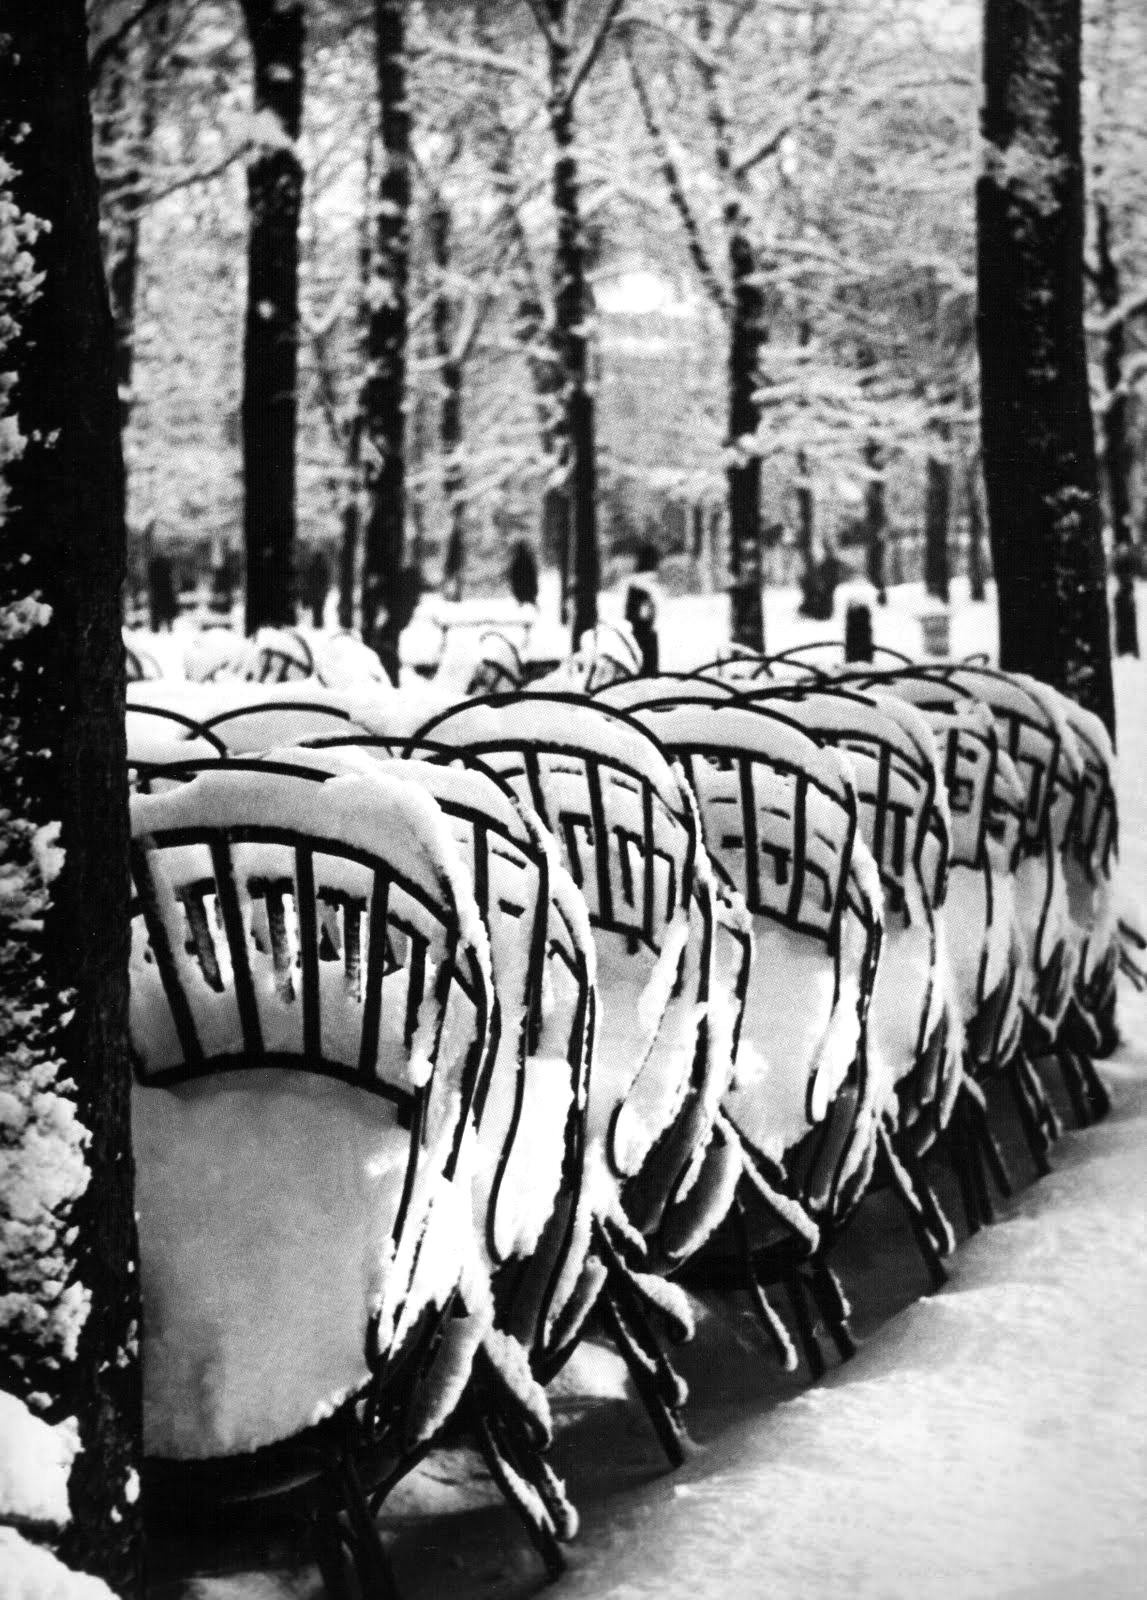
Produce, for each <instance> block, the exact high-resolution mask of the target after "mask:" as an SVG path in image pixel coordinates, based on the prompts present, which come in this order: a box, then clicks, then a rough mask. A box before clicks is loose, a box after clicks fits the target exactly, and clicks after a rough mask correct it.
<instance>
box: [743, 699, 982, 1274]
mask: <svg viewBox="0 0 1147 1600" xmlns="http://www.w3.org/2000/svg"><path fill="white" fill-rule="evenodd" d="M750 703H751V704H754V705H763V706H764V707H766V708H768V707H770V706H771V707H775V708H779V709H781V710H783V711H784V712H785V713H786V715H788V716H791V717H792V718H793V720H794V721H795V722H797V724H798V725H799V726H800V727H801V728H803V729H804V730H805V731H806V732H808V733H810V734H811V735H812V736H813V737H814V738H816V739H818V740H820V741H822V742H823V743H825V744H827V745H830V746H832V747H833V748H835V749H837V750H839V751H840V752H841V754H842V755H843V756H844V758H845V760H846V761H847V762H848V764H849V767H850V769H851V771H852V775H853V778H854V780H855V783H856V791H857V801H858V817H859V826H860V833H861V837H862V838H863V839H864V842H865V844H866V845H867V846H868V848H869V850H870V851H871V852H872V856H873V859H874V860H875V862H876V866H877V869H878V871H879V874H880V882H881V887H882V890H883V896H884V936H883V942H882V944H881V954H880V967H879V971H878V975H877V979H876V985H875V989H874V992H873V996H872V1003H871V1006H870V1009H869V1013H868V1034H867V1046H868V1055H867V1065H868V1072H867V1103H866V1105H865V1107H864V1114H865V1115H867V1116H868V1117H869V1118H871V1119H872V1121H873V1125H874V1132H875V1136H876V1137H877V1139H878V1141H879V1144H880V1151H881V1155H882V1158H883V1164H884V1166H885V1170H886V1174H887V1176H888V1177H889V1178H890V1179H891V1180H892V1181H893V1183H894V1185H895V1187H896V1189H897V1192H898V1193H899V1195H900V1197H901V1199H902V1201H903V1203H904V1205H905V1207H906V1208H907V1211H908V1215H909V1218H910V1220H911V1222H912V1226H913V1231H914V1233H915V1235H916V1238H917V1241H918V1243H919V1246H920V1249H921V1253H922V1255H923V1256H924V1259H925V1262H926V1264H927V1266H928V1269H929V1272H930V1274H931V1276H932V1279H933V1282H935V1283H937V1284H939V1283H942V1282H943V1281H944V1272H943V1268H942V1266H941V1263H940V1259H939V1258H940V1256H942V1255H946V1254H947V1253H949V1251H950V1250H951V1249H952V1248H953V1247H954V1243H955V1241H954V1238H953V1235H952V1232H951V1229H950V1227H949V1226H948V1223H947V1219H946V1218H945V1216H944V1213H943V1208H942V1206H941V1204H940V1202H939V1199H938V1198H937V1196H936V1194H935V1191H934V1189H933V1187H932V1185H931V1183H930V1182H929V1181H928V1178H927V1176H926V1174H925V1172H924V1169H923V1167H922V1165H921V1161H922V1158H923V1156H924V1155H925V1154H926V1153H927V1152H928V1150H929V1149H930V1148H931V1147H932V1146H933V1144H934V1143H935V1142H936V1141H937V1139H939V1138H941V1137H942V1136H944V1135H945V1134H946V1133H947V1132H948V1131H949V1129H950V1126H951V1123H952V1118H953V1115H954V1114H955V1112H956V1108H957V1106H958V1105H959V1103H960V1096H961V1093H962V1092H964V1091H966V1090H967V1091H968V1092H975V1091H971V1090H969V1086H968V1085H967V1084H966V1083H965V1080H964V1076H963V1021H962V1018H961V1016H960V1013H959V1010H958V1007H957V1004H956V1001H955V994H954V983H953V979H952V975H951V971H950V968H949V963H948V954H947V948H946V943H945V939H944V930H943V924H942V923H941V922H940V921H939V920H938V917H937V911H938V910H939V908H940V907H941V906H942V905H943V902H944V896H945V893H946V887H947V867H948V853H949V842H948V839H949V819H948V811H947V802H946V799H945V797H944V795H943V792H942V788H941V785H940V783H939V775H938V772H937V766H936V757H935V749H934V746H933V743H932V738H931V734H930V732H929V730H928V728H927V725H926V724H924V723H923V722H922V721H920V722H919V724H918V725H916V726H913V725H912V724H911V723H906V720H905V719H906V718H911V717H912V716H913V715H914V714H913V712H912V710H911V708H909V707H907V706H905V707H903V708H902V709H903V716H902V715H900V714H898V712H897V709H896V708H895V707H893V708H889V707H882V706H881V705H880V704H879V703H878V702H877V701H876V700H875V699H874V698H872V697H871V696H866V695H864V694H862V693H859V692H857V691H855V690H844V689H841V688H839V687H836V688H833V689H831V690H830V689H827V688H826V689H810V688H803V687H778V688H775V689H773V690H764V691H757V692H756V693H755V694H754V695H753V696H752V698H751V701H750ZM973 1215H974V1217H975V1220H976V1221H978V1211H975V1212H974V1213H973Z"/></svg>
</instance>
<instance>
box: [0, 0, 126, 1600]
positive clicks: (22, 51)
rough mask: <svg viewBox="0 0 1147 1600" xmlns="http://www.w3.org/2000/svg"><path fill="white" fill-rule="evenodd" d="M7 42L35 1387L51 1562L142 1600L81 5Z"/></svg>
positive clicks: (9, 693)
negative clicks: (58, 1245) (52, 832)
mask: <svg viewBox="0 0 1147 1600" xmlns="http://www.w3.org/2000/svg"><path fill="white" fill-rule="evenodd" d="M3 32H4V34H5V35H7V39H6V40H5V41H4V43H5V44H7V46H8V48H7V50H5V49H4V48H3V45H0V119H3V120H2V122H0V153H2V154H3V156H4V157H5V159H6V160H8V161H9V162H10V163H11V165H12V166H13V167H14V168H15V169H16V171H17V173H18V176H17V178H16V179H15V182H14V186H13V192H14V195H15V198H16V201H17V204H18V206H19V207H20V209H21V210H23V211H25V212H29V213H31V214H33V215H35V216H38V217H41V218H43V219H45V220H46V221H47V222H49V223H50V225H51V231H50V232H45V233H43V234H42V235H41V236H40V238H39V239H38V240H37V242H36V244H35V247H34V256H35V261H36V266H37V268H38V269H39V270H40V271H41V272H42V273H43V282H42V285H41V289H40V294H39V298H38V299H37V300H36V301H35V302H34V303H33V304H32V305H31V306H30V307H29V308H27V310H26V311H18V313H17V315H18V320H19V321H20V322H21V323H22V330H21V332H20V334H19V336H18V337H17V339H16V340H15V342H14V347H12V348H10V349H9V351H8V352H7V354H8V357H9V358H11V357H13V356H14V358H15V359H14V363H12V364H14V366H15V370H16V372H17V374H18V381H17V387H16V389H15V391H14V393H13V395H12V397H11V402H10V403H11V404H12V405H13V406H14V408H15V411H16V414H17V418H18V422H19V427H20V429H21V431H22V433H23V434H24V436H25V438H26V439H27V441H28V443H27V448H26V450H25V452H24V455H23V457H22V458H21V459H20V460H18V461H16V462H14V463H13V464H12V465H11V466H10V468H9V470H8V483H9V500H8V509H7V518H6V523H5V527H4V537H3V544H2V554H0V578H2V586H3V600H4V602H5V604H10V603H12V602H13V601H19V600H21V599H23V598H24V597H27V596H31V595H38V596H39V598H40V599H41V600H42V601H43V602H44V603H45V604H46V605H47V606H48V607H50V608H51V609H50V615H48V616H47V618H46V620H44V621H43V622H42V624H41V625H39V626H35V627H32V628H31V629H30V631H28V632H27V633H26V634H24V636H23V637H19V638H15V639H13V638H11V637H9V639H8V641H7V644H6V646H5V649H4V653H3V657H2V658H0V659H2V662H3V677H2V682H0V695H2V697H3V715H4V720H5V722H6V724H7V727H6V728H5V730H4V732H5V739H4V744H5V746H6V747H7V748H6V750H5V752H4V753H5V755H7V756H10V762H11V764H10V765H9V766H8V770H7V771H6V773H5V790H6V792H5V794H4V796H3V798H2V801H0V807H2V809H3V810H5V811H7V812H9V813H11V814H12V815H13V816H15V817H16V818H18V819H21V822H22V824H28V825H31V826H35V827H42V826H46V825H48V824H50V823H52V822H55V821H58V822H59V824H60V844H61V845H62V846H63V849H64V852H65V853H64V859H63V867H62V870H61V871H60V873H59V876H58V877H57V878H56V879H55V881H54V882H53V883H52V886H51V891H50V901H49V905H48V909H47V913H46V915H45V918H44V922H43V925H42V931H36V930H31V931H29V930H28V929H24V930H22V931H21V932H20V937H21V938H23V939H26V940H27V941H28V944H29V947H30V948H31V949H32V950H33V953H34V954H35V958H36V962H37V964H38V967H39V970H40V972H41V973H42V976H43V979H44V994H43V997H42V998H43V1003H44V1009H43V1011H42V1012H41V1014H40V1016H39V1017H38V1018H37V1017H36V1016H35V1014H33V1016H32V1018H30V1019H29V1025H28V1031H27V1035H26V1037H25V1039H24V1040H23V1044H24V1046H25V1048H27V1049H28V1050H29V1051H32V1052H35V1051H36V1050H37V1049H39V1048H42V1047H43V1046H44V1044H45V1042H47V1044H48V1046H49V1049H50V1054H51V1055H53V1056H54V1057H55V1058H56V1059H57V1060H58V1061H59V1062H60V1064H61V1070H60V1075H61V1078H62V1079H69V1078H70V1079H71V1080H73V1081H74V1085H75V1099H76V1105H77V1110H78V1114H79V1116H80V1118H81V1120H82V1122H83V1123H84V1124H85V1125H86V1127H87V1128H88V1129H89V1131H90V1135H91V1142H90V1145H89V1147H88V1150H87V1162H88V1166H89V1169H90V1174H91V1179H90V1184H89V1187H88V1190H87V1192H86V1194H85V1195H84V1196H83V1198H82V1199H81V1200H80V1202H79V1203H78V1204H77V1206H76V1208H75V1211H74V1213H73V1216H72V1222H73V1223H74V1226H75V1230H76V1231H75V1235H74V1238H70V1239H69V1248H70V1254H71V1258H72V1260H73V1262H74V1275H75V1280H76V1281H77V1282H79V1283H81V1284H82V1285H84V1287H85V1288H86V1289H87V1290H88V1291H89V1292H90V1295H91V1304H90V1310H89V1313H88V1316H87V1319H86V1321H85V1322H84V1325H83V1329H82V1331H81V1333H80V1337H79V1344H78V1349H77V1352H76V1357H75V1360H74V1361H68V1360H65V1361H63V1362H62V1363H60V1364H59V1365H58V1366H57V1369H56V1370H55V1371H54V1372H49V1373H48V1374H46V1375H44V1384H43V1387H44V1388H45V1389H46V1390H47V1393H48V1397H49V1402H48V1410H49V1413H50V1414H52V1413H54V1414H57V1415H67V1414H69V1413H73V1414H75V1415H76V1416H77V1417H78V1419H79V1427H80V1438H81V1442H82V1445H83V1449H82V1451H81V1453H80V1455H79V1456H78V1457H77V1459H76V1463H75V1466H74V1467H73V1469H72V1475H71V1483H70V1498H71V1507H72V1517H73V1520H72V1524H71V1527H70V1528H69V1530H68V1532H67V1535H66V1539H65V1545H64V1553H65V1555H66V1558H67V1559H68V1560H69V1561H71V1562H72V1563H73V1564H75V1565H76V1566H79V1567H82V1568H83V1569H85V1570H87V1571H91V1572H95V1573H98V1574H100V1575H101V1576H103V1577H104V1578H106V1579H107V1581H108V1582H109V1583H110V1584H111V1585H112V1586H113V1587H114V1588H115V1589H117V1590H118V1591H119V1593H120V1594H122V1595H125V1596H127V1595H133V1594H137V1593H140V1592H142V1539H141V1530H140V1521H139V1507H138V1502H137V1501H136V1500H135V1499H134V1496H133V1494H132V1490H131V1486H130V1482H129V1480H130V1477H131V1475H132V1474H133V1473H134V1472H135V1471H136V1470H137V1469H138V1467H139V1462H140V1452H141V1417H140V1389H139V1360H138V1340H139V1296H138V1285H139V1276H138V1271H137V1242H136V1232H135V1213H134V1206H133V1165H132V1154H131V1131H130V1088H131V1065H130V1060H129V1056H128V1049H127V995H128V980H127V956H128V888H129V886H128V807H127V783H126V753H125V746H124V664H123V663H124V654H123V643H122V638H121V634H120V603H119V592H120V584H121V582H122V580H123V576H124V567H125V538H124V508H123V463H122V453H121V444H120V432H119V425H118V408H117V404H116V380H115V345H114V330H113V327H112V319H111V311H110V308H109V304H108V296H107V289H106V285H105V282H104V276H103V268H102V264H101V259H100V240H99V227H98V200H97V186H96V175H95V168H94V164H93V159H92V124H91V115H90V111H89V106H88V92H87V91H88V81H87V80H88V55H87V25H86V20H85V14H84V5H83V0H57V3H56V4H55V5H52V6H46V5H44V3H43V0H7V3H6V5H5V10H4V17H3ZM21 129H26V135H25V136H21ZM7 932H8V930H5V934H7ZM62 996H67V1000H66V1001H64V1000H62V999H61V997H62ZM41 1023H43V1024H44V1025H45V1026H46V1029H47V1035H46V1040H45V1036H41V1034H40V1031H39V1029H40V1024H41ZM4 1287H5V1286H4V1285H3V1284H0V1292H2V1291H3V1289H4Z"/></svg>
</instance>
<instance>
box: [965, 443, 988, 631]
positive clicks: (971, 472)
mask: <svg viewBox="0 0 1147 1600" xmlns="http://www.w3.org/2000/svg"><path fill="white" fill-rule="evenodd" d="M965 486H966V491H967V497H968V594H969V596H970V598H971V599H973V600H982V599H983V598H984V595H985V592H986V591H985V585H986V581H987V573H986V571H985V570H984V568H985V563H984V515H983V509H982V507H981V504H980V470H979V463H978V462H977V461H976V458H975V457H974V456H970V457H969V459H968V464H967V471H966V475H965Z"/></svg>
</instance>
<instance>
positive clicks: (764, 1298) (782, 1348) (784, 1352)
mask: <svg viewBox="0 0 1147 1600" xmlns="http://www.w3.org/2000/svg"><path fill="white" fill-rule="evenodd" d="M732 1221H733V1227H734V1229H735V1231H736V1235H737V1247H738V1249H739V1251H740V1255H741V1264H742V1267H743V1269H744V1281H745V1289H746V1291H747V1293H748V1296H749V1303H750V1305H751V1306H752V1308H753V1310H754V1311H755V1312H756V1314H757V1320H758V1322H760V1324H761V1326H762V1328H763V1329H764V1330H765V1334H766V1336H767V1337H768V1340H769V1342H770V1344H771V1345H772V1347H773V1349H774V1350H775V1351H776V1353H777V1360H778V1361H779V1362H780V1364H781V1366H782V1368H783V1369H784V1371H785V1372H795V1371H796V1369H797V1353H796V1348H795V1346H794V1345H793V1342H792V1340H791V1339H790V1338H789V1331H788V1329H787V1328H786V1327H785V1325H784V1322H783V1321H782V1320H781V1316H780V1313H779V1312H778V1311H777V1310H775V1308H774V1307H773V1305H772V1304H771V1302H770V1300H769V1297H768V1295H767V1294H766V1293H765V1289H764V1285H763V1284H762V1283H761V1280H760V1278H758V1276H757V1269H756V1266H755V1265H754V1262H753V1249H752V1240H751V1238H750V1236H749V1223H748V1219H747V1217H746V1216H745V1207H744V1203H743V1201H742V1200H741V1198H740V1196H739V1195H738V1196H737V1197H736V1198H735V1199H734V1201H733V1209H732Z"/></svg>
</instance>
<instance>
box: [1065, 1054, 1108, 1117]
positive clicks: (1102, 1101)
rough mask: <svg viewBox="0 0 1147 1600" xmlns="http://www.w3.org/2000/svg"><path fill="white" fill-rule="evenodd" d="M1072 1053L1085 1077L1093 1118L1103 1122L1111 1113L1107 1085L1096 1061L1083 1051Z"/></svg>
mask: <svg viewBox="0 0 1147 1600" xmlns="http://www.w3.org/2000/svg"><path fill="white" fill-rule="evenodd" d="M1072 1053H1073V1054H1074V1056H1075V1059H1076V1061H1077V1063H1078V1065H1079V1070H1080V1074H1081V1075H1082V1077H1083V1082H1084V1086H1085V1089H1086V1092H1087V1099H1088V1103H1089V1104H1090V1106H1091V1115H1092V1120H1093V1121H1095V1122H1102V1121H1103V1119H1104V1117H1106V1116H1109V1115H1110V1113H1111V1096H1110V1094H1108V1092H1107V1085H1106V1084H1105V1083H1104V1081H1103V1079H1102V1078H1101V1077H1100V1076H1099V1072H1098V1070H1097V1068H1096V1065H1095V1062H1094V1061H1093V1060H1092V1059H1091V1057H1090V1056H1089V1055H1085V1054H1084V1053H1083V1051H1073V1052H1072Z"/></svg>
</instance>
